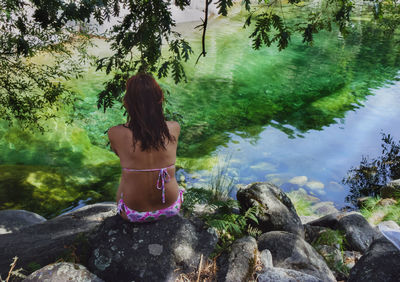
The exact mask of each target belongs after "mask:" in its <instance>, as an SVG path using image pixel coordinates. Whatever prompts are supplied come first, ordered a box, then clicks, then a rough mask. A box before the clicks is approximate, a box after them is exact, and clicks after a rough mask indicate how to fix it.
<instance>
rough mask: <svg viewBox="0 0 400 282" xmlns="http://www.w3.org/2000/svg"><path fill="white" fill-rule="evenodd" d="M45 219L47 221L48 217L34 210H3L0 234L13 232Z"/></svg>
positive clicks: (1, 212) (0, 218) (0, 213)
mask: <svg viewBox="0 0 400 282" xmlns="http://www.w3.org/2000/svg"><path fill="white" fill-rule="evenodd" d="M43 221H46V219H45V218H44V217H43V216H41V215H38V214H37V213H34V212H29V211H25V210H2V211H0V234H6V233H13V232H16V231H18V230H20V229H22V228H25V227H28V226H31V225H34V224H37V223H41V222H43Z"/></svg>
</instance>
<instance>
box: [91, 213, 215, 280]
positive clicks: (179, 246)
mask: <svg viewBox="0 0 400 282" xmlns="http://www.w3.org/2000/svg"><path fill="white" fill-rule="evenodd" d="M217 241H218V238H217V236H216V233H215V232H214V230H213V229H207V228H206V227H205V226H204V224H203V223H202V222H201V221H195V220H189V219H186V218H183V217H181V216H174V217H171V218H167V219H164V220H160V221H157V222H152V223H131V222H127V221H125V220H123V219H122V218H121V217H120V216H118V215H117V216H113V217H110V218H108V219H106V220H105V221H104V223H103V224H102V225H101V226H100V228H99V229H98V231H97V232H96V233H95V234H94V235H93V236H92V237H91V239H90V245H91V246H92V252H91V256H90V258H89V265H88V268H89V270H90V271H91V272H93V273H95V274H96V275H97V276H98V277H100V278H102V279H104V280H105V281H114V279H115V278H116V277H118V281H121V282H122V281H173V280H174V279H175V278H176V277H177V276H178V275H179V274H180V273H188V272H191V271H193V270H195V269H196V268H197V266H198V264H199V261H200V257H201V255H203V256H204V257H208V256H209V255H210V254H211V252H212V251H213V250H214V247H215V245H216V243H217Z"/></svg>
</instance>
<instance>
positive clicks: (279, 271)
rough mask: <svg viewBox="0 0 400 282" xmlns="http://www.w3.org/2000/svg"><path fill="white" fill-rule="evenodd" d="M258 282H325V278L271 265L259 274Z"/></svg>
mask: <svg viewBox="0 0 400 282" xmlns="http://www.w3.org/2000/svg"><path fill="white" fill-rule="evenodd" d="M257 281H258V282H278V281H279V282H323V280H321V279H319V278H317V277H315V276H312V275H309V274H306V273H303V272H300V271H296V270H293V269H286V268H280V267H269V268H267V269H266V270H265V271H264V272H263V273H260V274H259V275H258V276H257Z"/></svg>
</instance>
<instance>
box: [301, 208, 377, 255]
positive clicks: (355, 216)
mask: <svg viewBox="0 0 400 282" xmlns="http://www.w3.org/2000/svg"><path fill="white" fill-rule="evenodd" d="M308 224H309V225H312V226H324V227H329V228H332V229H337V230H341V231H343V232H344V234H345V237H346V243H347V244H346V247H347V249H348V250H353V251H359V252H361V253H364V252H365V251H366V250H367V249H368V247H369V245H370V244H371V243H372V241H374V240H375V239H377V238H379V237H381V236H382V234H380V232H379V231H378V230H377V229H375V228H374V227H372V226H371V225H370V224H369V223H368V221H367V220H366V219H365V218H364V217H363V216H362V215H361V214H360V213H358V212H338V213H332V214H329V215H326V216H324V217H322V218H319V219H317V220H314V221H312V222H309V223H308Z"/></svg>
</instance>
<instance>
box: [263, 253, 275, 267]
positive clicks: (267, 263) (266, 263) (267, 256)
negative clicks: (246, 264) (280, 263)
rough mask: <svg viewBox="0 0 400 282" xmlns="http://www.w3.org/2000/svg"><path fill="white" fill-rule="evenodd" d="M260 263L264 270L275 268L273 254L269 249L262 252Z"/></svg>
mask: <svg viewBox="0 0 400 282" xmlns="http://www.w3.org/2000/svg"><path fill="white" fill-rule="evenodd" d="M260 261H261V264H262V265H263V268H267V267H274V264H273V262H272V254H271V252H270V251H269V250H268V249H265V250H262V251H261V252H260Z"/></svg>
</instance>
